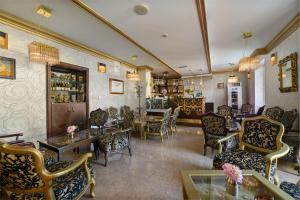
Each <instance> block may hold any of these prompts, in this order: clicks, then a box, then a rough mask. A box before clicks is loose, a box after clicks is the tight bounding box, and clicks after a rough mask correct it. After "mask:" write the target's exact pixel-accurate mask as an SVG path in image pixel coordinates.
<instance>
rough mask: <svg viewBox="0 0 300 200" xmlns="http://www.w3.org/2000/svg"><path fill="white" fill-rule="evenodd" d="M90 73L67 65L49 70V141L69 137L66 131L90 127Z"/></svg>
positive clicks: (81, 68)
mask: <svg viewBox="0 0 300 200" xmlns="http://www.w3.org/2000/svg"><path fill="white" fill-rule="evenodd" d="M88 88H89V69H88V68H85V67H79V66H75V65H71V64H67V63H62V62H61V63H60V64H58V65H54V66H47V137H52V136H57V135H62V134H66V128H67V127H68V126H70V125H77V126H79V129H80V130H81V129H85V128H87V127H88V117H89V92H88Z"/></svg>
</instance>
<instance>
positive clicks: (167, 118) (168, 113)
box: [160, 108, 172, 133]
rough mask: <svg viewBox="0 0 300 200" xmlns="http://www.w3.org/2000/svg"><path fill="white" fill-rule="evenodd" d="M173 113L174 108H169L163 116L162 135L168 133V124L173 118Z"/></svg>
mask: <svg viewBox="0 0 300 200" xmlns="http://www.w3.org/2000/svg"><path fill="white" fill-rule="evenodd" d="M171 112H172V108H169V109H168V110H167V111H166V112H165V113H164V116H163V120H162V122H161V127H160V128H161V132H162V133H166V132H167V131H168V124H169V121H170V118H171Z"/></svg>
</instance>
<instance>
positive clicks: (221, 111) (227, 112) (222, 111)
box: [217, 105, 232, 118]
mask: <svg viewBox="0 0 300 200" xmlns="http://www.w3.org/2000/svg"><path fill="white" fill-rule="evenodd" d="M217 114H218V115H221V116H223V117H226V118H227V117H230V118H232V107H230V106H227V105H222V106H219V107H218V112H217Z"/></svg>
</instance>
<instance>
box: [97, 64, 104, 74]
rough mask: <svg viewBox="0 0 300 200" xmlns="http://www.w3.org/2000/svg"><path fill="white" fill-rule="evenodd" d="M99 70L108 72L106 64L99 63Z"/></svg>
mask: <svg viewBox="0 0 300 200" xmlns="http://www.w3.org/2000/svg"><path fill="white" fill-rule="evenodd" d="M98 72H101V73H106V64H104V63H98Z"/></svg>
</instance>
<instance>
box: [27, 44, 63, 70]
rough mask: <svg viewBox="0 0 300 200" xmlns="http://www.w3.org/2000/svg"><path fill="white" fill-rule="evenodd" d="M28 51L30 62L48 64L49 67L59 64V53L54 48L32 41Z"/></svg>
mask: <svg viewBox="0 0 300 200" xmlns="http://www.w3.org/2000/svg"><path fill="white" fill-rule="evenodd" d="M28 50H29V60H30V61H31V62H37V63H48V64H49V65H50V66H52V65H56V64H59V51H58V49H57V48H55V47H51V46H48V45H46V44H43V43H39V42H36V41H34V42H32V43H30V44H29V46H28Z"/></svg>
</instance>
